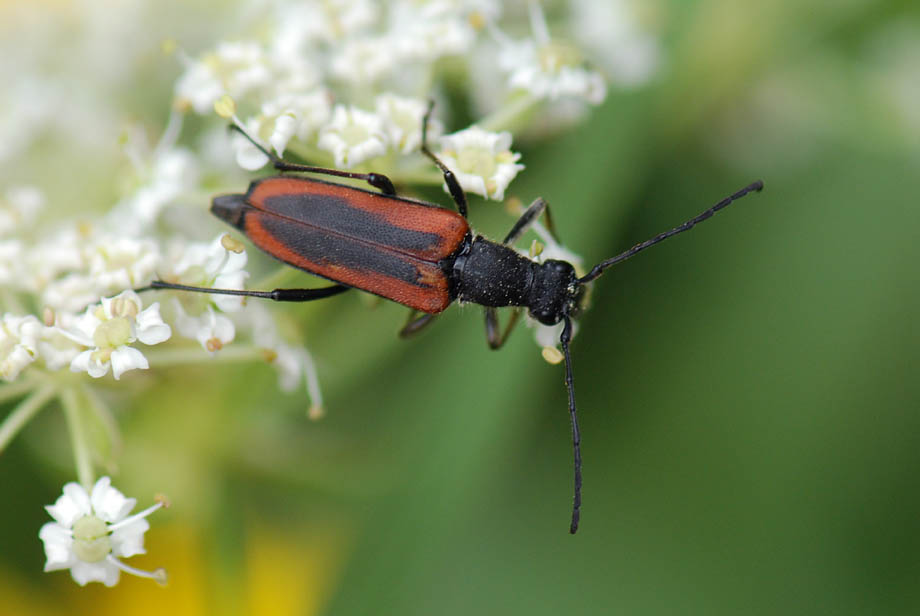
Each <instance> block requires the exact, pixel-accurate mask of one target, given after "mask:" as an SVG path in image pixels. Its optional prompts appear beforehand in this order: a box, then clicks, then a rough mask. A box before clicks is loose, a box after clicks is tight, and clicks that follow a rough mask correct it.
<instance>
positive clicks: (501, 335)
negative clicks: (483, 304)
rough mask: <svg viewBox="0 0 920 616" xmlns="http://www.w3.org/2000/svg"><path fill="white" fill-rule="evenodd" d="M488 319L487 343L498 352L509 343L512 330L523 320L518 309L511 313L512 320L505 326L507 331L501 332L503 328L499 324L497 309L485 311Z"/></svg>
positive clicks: (490, 308) (489, 308)
mask: <svg viewBox="0 0 920 616" xmlns="http://www.w3.org/2000/svg"><path fill="white" fill-rule="evenodd" d="M485 317H486V342H488V343H489V348H490V349H492V350H493V351H496V350H498V349H500V348H502V347H503V346H504V344H505V342H507V341H508V336H509V335H511V330H513V329H514V326H515V325H517V323H518V320H519V319H520V318H521V310H520V308H516V309H515V310H514V311H512V313H511V318H510V319H508V324H507V325H505V331H502V330H501V327H500V326H499V323H498V310H497V309H496V308H492V307H488V308H486V309H485Z"/></svg>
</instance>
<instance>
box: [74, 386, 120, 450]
mask: <svg viewBox="0 0 920 616" xmlns="http://www.w3.org/2000/svg"><path fill="white" fill-rule="evenodd" d="M81 391H82V392H83V397H84V398H86V401H87V403H88V404H89V408H90V410H92V411H93V412H94V413H95V414H96V417H98V419H99V423H101V424H102V426H103V428H104V429H105V432H106V436H108V439H109V443H110V448H111V453H110V455H113V456H114V455H116V454H117V453H118V452H119V451H120V450H121V434H120V433H119V432H118V422H116V421H115V417H114V415H112V411H111V410H110V409H109V405H108V404H106V403H105V401H104V400H103V399H102V398H100V397H99V394H97V393H96V390H94V389H93V388H92V387H90V386H89V385H87V384H86V383H81Z"/></svg>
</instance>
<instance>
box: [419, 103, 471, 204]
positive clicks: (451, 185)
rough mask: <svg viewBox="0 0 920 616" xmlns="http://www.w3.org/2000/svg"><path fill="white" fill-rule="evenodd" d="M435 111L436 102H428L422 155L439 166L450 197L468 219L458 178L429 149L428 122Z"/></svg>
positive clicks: (423, 127) (423, 126) (464, 197)
mask: <svg viewBox="0 0 920 616" xmlns="http://www.w3.org/2000/svg"><path fill="white" fill-rule="evenodd" d="M433 110H434V101H433V100H432V101H428V110H427V111H426V112H425V117H424V118H422V148H421V149H422V154H424V155H425V156H427V157H428V158H430V159H431V160H432V161H433V162H434V164H436V165H437V166H438V169H440V170H441V173H442V174H443V175H444V182H445V183H446V184H447V190H448V191H450V196H451V198H453V200H454V203H456V204H457V211H459V212H460V215H461V216H463V217H464V218H466V195H465V194H464V193H463V189H462V188H460V182H458V181H457V176H456V175H454V172H453V171H451V170H450V169H448V168H447V165H445V164H444V163H443V162H441V159H439V158H438V157H437V156H435V155H434V152H432V151H431V150H429V149H428V121H429V120H430V119H431V112H432V111H433Z"/></svg>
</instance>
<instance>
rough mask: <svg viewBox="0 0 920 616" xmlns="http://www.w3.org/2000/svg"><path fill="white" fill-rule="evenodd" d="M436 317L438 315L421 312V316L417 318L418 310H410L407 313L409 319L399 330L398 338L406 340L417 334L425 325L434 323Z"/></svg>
mask: <svg viewBox="0 0 920 616" xmlns="http://www.w3.org/2000/svg"><path fill="white" fill-rule="evenodd" d="M436 316H438V315H436V314H429V313H427V312H423V313H422V315H421V316H418V310H412V311H411V312H409V318H408V319H407V320H406V324H405V325H403V328H402V329H401V330H399V337H400V338H408V337H409V336H412V335H413V334H417V333H418V332H420V331H421V330H422V329H424V328H425V326H426V325H428V324H429V323H431V322H432V321H434V318H435V317H436Z"/></svg>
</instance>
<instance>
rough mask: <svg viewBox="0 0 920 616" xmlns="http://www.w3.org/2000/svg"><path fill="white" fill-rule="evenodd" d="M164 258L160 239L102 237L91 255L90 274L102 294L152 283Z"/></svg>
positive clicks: (93, 246) (89, 256)
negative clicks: (156, 240) (160, 247)
mask: <svg viewBox="0 0 920 616" xmlns="http://www.w3.org/2000/svg"><path fill="white" fill-rule="evenodd" d="M160 259H161V257H160V250H159V247H158V246H157V244H156V242H154V241H153V240H149V239H135V238H129V237H111V236H109V237H101V238H99V239H98V240H97V241H96V242H95V243H94V244H93V245H92V246H91V248H90V250H89V251H88V254H87V261H88V263H89V276H90V278H92V279H93V281H94V282H95V285H96V288H97V289H98V290H99V294H103V293H111V292H113V291H117V290H119V289H129V288H133V287H138V286H142V285H145V284H147V283H149V282H150V281H151V280H153V279H154V278H155V277H156V270H157V266H158V265H159V264H160Z"/></svg>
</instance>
